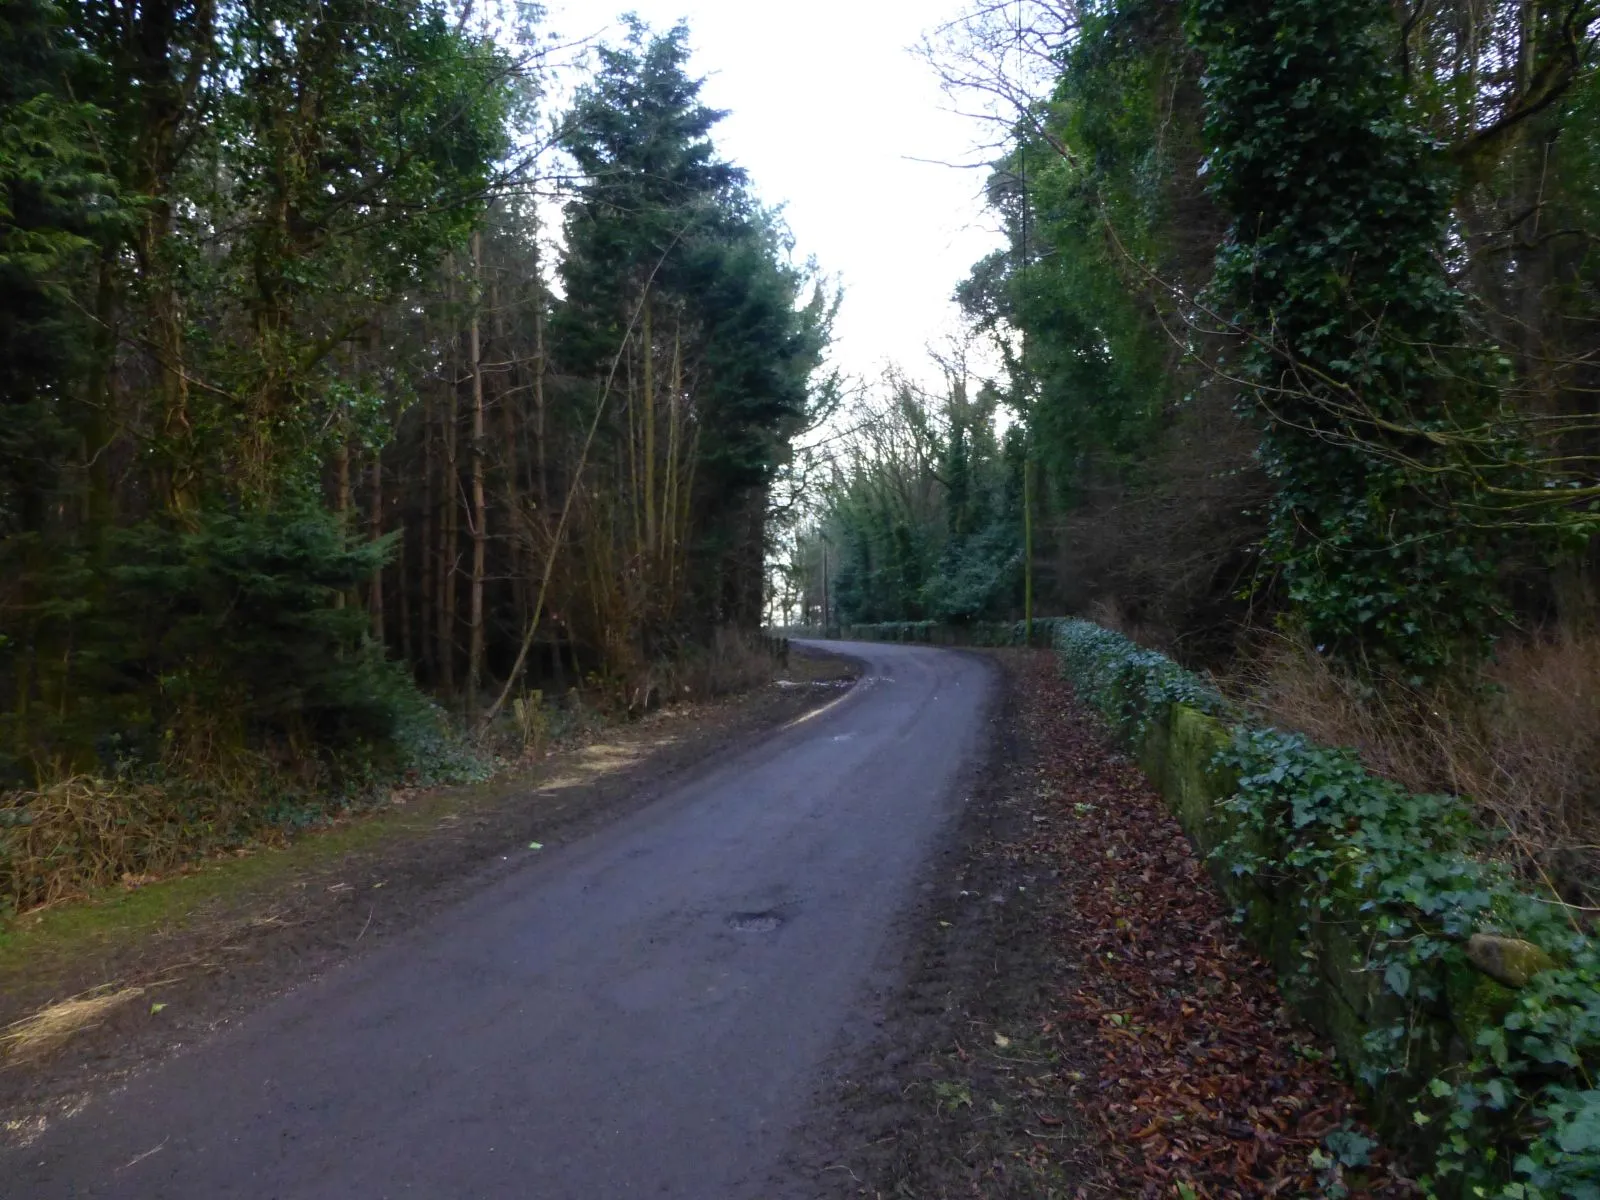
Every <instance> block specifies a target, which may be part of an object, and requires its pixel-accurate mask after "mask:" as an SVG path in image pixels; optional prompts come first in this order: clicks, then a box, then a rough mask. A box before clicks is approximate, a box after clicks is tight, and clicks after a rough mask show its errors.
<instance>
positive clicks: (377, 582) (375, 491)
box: [367, 451, 404, 646]
mask: <svg viewBox="0 0 1600 1200" xmlns="http://www.w3.org/2000/svg"><path fill="white" fill-rule="evenodd" d="M371 478H372V514H371V520H370V524H369V528H370V529H371V531H372V540H373V541H374V542H378V541H381V540H382V539H383V455H381V454H379V453H378V452H377V451H373V453H372V476H371ZM402 586H404V585H402ZM367 608H368V611H369V612H370V613H371V614H372V640H373V641H375V642H377V643H378V645H380V646H382V645H383V644H384V628H383V564H382V563H379V564H378V565H377V566H376V567H374V568H372V586H371V589H370V590H369V591H368V592H367Z"/></svg>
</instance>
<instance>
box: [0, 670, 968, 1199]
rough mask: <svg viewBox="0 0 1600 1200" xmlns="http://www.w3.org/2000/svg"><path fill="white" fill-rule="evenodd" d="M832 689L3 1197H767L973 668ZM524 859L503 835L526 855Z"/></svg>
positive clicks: (959, 726)
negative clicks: (832, 694) (832, 698)
mask: <svg viewBox="0 0 1600 1200" xmlns="http://www.w3.org/2000/svg"><path fill="white" fill-rule="evenodd" d="M829 648H830V649H841V648H843V649H848V651H849V652H850V653H852V654H854V655H857V656H859V657H860V658H862V659H863V660H865V661H866V662H867V663H868V664H869V669H868V670H867V671H866V672H865V673H864V675H863V677H862V679H861V681H860V683H858V684H857V685H856V687H855V688H853V689H852V690H851V691H850V692H848V693H846V694H845V695H844V696H843V697H842V698H841V699H840V700H839V701H837V702H836V703H834V704H833V705H831V706H829V707H827V708H824V709H822V710H819V711H817V712H815V713H813V714H812V715H810V716H809V717H807V718H803V719H802V720H801V721H799V722H797V723H795V724H792V725H791V726H788V727H786V728H784V729H783V730H781V731H779V732H777V733H775V734H772V735H770V736H768V737H767V738H765V739H763V740H761V741H760V742H759V743H757V744H753V745H751V746H749V747H748V748H747V749H746V750H744V751H743V752H742V753H739V754H737V755H734V756H732V757H731V758H729V760H728V761H726V762H721V763H716V764H712V765H711V766H710V767H709V768H708V769H706V770H704V771H702V772H700V773H698V774H697V775H696V776H694V777H692V778H691V779H690V780H689V781H688V782H687V783H685V784H684V785H683V786H682V787H679V788H677V789H675V790H674V791H672V792H671V793H669V794H668V795H666V796H665V797H663V798H662V799H661V800H660V801H658V802H656V803H654V804H652V805H650V806H648V807H646V808H644V809H642V810H640V811H638V812H636V813H635V814H633V815H632V816H630V817H628V818H626V819H624V820H622V821H620V822H619V823H617V824H615V825H612V826H610V827H608V828H606V829H603V830H601V831H600V832H598V833H595V834H592V835H590V836H589V837H587V838H585V839H583V840H580V841H576V842H573V843H571V844H570V845H566V846H561V847H554V848H551V849H548V850H544V851H539V852H534V851H529V850H527V849H525V848H522V849H521V850H520V852H521V853H523V854H526V855H527V859H526V864H525V865H524V866H523V867H521V868H520V869H519V870H516V871H514V872H512V873H511V874H510V875H508V876H504V877H502V878H499V879H497V880H495V881H494V882H493V883H491V884H488V885H487V886H486V887H485V888H484V890H483V891H481V892H478V893H477V894H476V895H474V896H473V897H472V898H471V899H469V900H467V901H465V902H464V903H462V904H461V905H460V906H459V907H457V908H454V909H452V910H449V911H447V912H445V913H443V914H441V915H439V916H437V917H434V918H432V919H430V920H428V921H426V922H425V923H424V924H422V925H421V926H419V927H417V928H416V929H414V930H412V931H410V932H409V933H408V934H406V935H403V936H400V937H397V938H395V939H393V940H391V941H389V942H387V943H386V944H385V945H384V946H382V947H381V948H379V949H377V950H375V951H373V952H372V953H370V954H369V955H367V956H366V957H363V958H360V959H357V960H356V961H354V962H352V963H351V964H349V965H348V966H346V967H344V968H342V969H340V970H337V971H334V972H332V973H331V974H329V975H327V976H325V977H323V978H321V979H319V980H316V981H314V982H312V983H309V984H307V985H305V986H303V987H301V988H299V989H297V990H295V991H294V992H292V993H290V994H289V995H288V996H286V997H284V998H283V999H281V1000H279V1001H276V1002H273V1003H271V1004H269V1005H267V1006H266V1007H264V1008H263V1009H261V1010H259V1011H257V1012H256V1013H255V1014H254V1015H253V1016H251V1017H249V1018H247V1019H245V1020H243V1021H242V1022H240V1023H239V1024H237V1025H234V1026H232V1027H230V1028H228V1029H225V1030H224V1031H222V1032H221V1033H219V1034H218V1035H216V1036H215V1037H213V1038H212V1039H211V1040H209V1041H207V1042H206V1043H204V1044H203V1045H200V1046H198V1047H196V1048H194V1049H193V1050H191V1051H189V1052H188V1053H185V1054H182V1055H180V1056H178V1057H176V1058H174V1059H172V1060H170V1061H169V1062H168V1063H166V1064H165V1065H164V1066H162V1067H159V1068H157V1069H155V1070H153V1071H151V1072H150V1073H148V1074H146V1075H144V1076H142V1077H140V1078H138V1079H136V1080H135V1081H134V1082H132V1083H131V1084H129V1085H128V1086H127V1087H126V1088H124V1089H123V1090H121V1091H120V1092H117V1093H115V1094H114V1095H112V1096H109V1097H106V1098H103V1099H101V1100H99V1101H97V1102H96V1103H95V1104H93V1105H92V1106H91V1107H90V1108H88V1109H87V1110H86V1111H84V1112H83V1113H81V1114H80V1115H78V1116H77V1117H75V1118H73V1119H71V1120H68V1121H65V1122H63V1123H61V1124H59V1125H57V1126H56V1127H54V1128H53V1129H51V1130H49V1131H48V1132H46V1133H45V1134H44V1135H43V1136H42V1137H41V1138H40V1139H39V1140H38V1141H36V1142H35V1143H34V1144H33V1145H32V1146H30V1147H28V1148H27V1149H26V1150H25V1151H20V1152H15V1153H12V1154H9V1155H6V1156H4V1157H0V1194H3V1195H5V1196H7V1197H27V1198H28V1200H49V1198H53V1197H65V1196H116V1197H140V1198H144V1197H183V1198H185V1200H187V1198H191V1197H192V1198H196V1200H198V1198H205V1200H212V1198H216V1197H230V1196H240V1197H251V1198H252V1200H257V1198H260V1200H266V1198H282V1200H302V1198H311V1197H328V1198H330V1200H333V1198H337V1200H361V1198H366V1197H428V1198H430V1200H431V1198H435V1197H437V1198H455V1197H518V1198H529V1197H549V1198H552V1200H556V1198H562V1200H564V1198H568V1197H571V1198H573V1200H610V1198H612V1197H635V1196H640V1197H643V1196H648V1197H684V1198H692V1200H735V1198H741V1197H748V1198H751V1200H755V1198H757V1197H762V1198H766V1197H770V1196H772V1195H775V1194H778V1193H780V1192H782V1191H783V1190H784V1188H785V1184H784V1181H783V1180H782V1179H781V1178H777V1177H775V1176H774V1172H775V1171H780V1170H781V1166H780V1164H781V1163H782V1161H783V1157H784V1151H785V1147H786V1145H787V1144H788V1142H789V1139H790V1137H791V1136H792V1135H793V1133H794V1131H795V1130H796V1128H797V1127H798V1126H799V1125H800V1123H801V1122H802V1121H803V1120H804V1118H805V1117H806V1115H807V1113H808V1111H809V1105H811V1104H812V1103H813V1102H814V1099H813V1098H814V1095H815V1094H816V1093H817V1088H818V1085H819V1083H820V1082H821V1075H822V1070H823V1064H824V1062H825V1061H826V1060H827V1059H828V1057H829V1055H830V1054H831V1053H833V1052H834V1051H835V1050H836V1049H837V1048H838V1047H839V1046H840V1045H841V1044H848V1043H849V1042H850V1040H851V1039H852V1038H854V1037H860V1036H861V1035H862V1034H863V1033H864V1032H865V1031H866V1030H867V1029H868V1028H870V1025H871V1022H872V1020H873V1017H874V1012H873V1005H874V1004H875V1003H877V1001H875V1000H874V999H873V997H874V996H875V995H876V993H877V992H878V990H880V989H883V988H885V987H888V986H891V985H892V984H893V982H894V976H895V964H896V963H897V961H898V954H899V953H900V948H898V947H897V946H896V945H895V944H894V941H895V937H896V936H898V935H896V934H894V932H893V928H894V918H895V915H896V914H897V913H898V912H901V911H904V910H905V908H906V907H907V906H908V905H909V904H910V902H911V900H912V896H913V893H914V892H915V889H916V881H917V879H918V877H919V875H920V874H921V872H922V870H923V868H924V865H925V864H926V862H927V861H928V859H929V857H930V855H932V854H933V853H934V851H935V847H936V846H937V845H938V842H939V834H940V832H941V830H942V829H943V828H944V826H945V823H946V821H947V819H948V818H949V816H950V815H951V814H952V813H953V812H954V810H955V808H956V807H957V805H958V804H959V802H960V798H961V794H962V791H961V785H962V782H963V775H964V771H965V770H967V769H968V768H970V767H971V765H972V764H973V762H974V760H975V757H976V755H977V754H978V751H979V749H980V743H981V739H982V736H983V734H982V724H983V722H982V715H983V712H984V709H985V706H986V704H987V702H988V699H989V695H990V692H991V689H992V674H991V671H990V668H989V667H988V665H987V664H985V663H984V662H983V661H982V660H981V659H978V658H975V657H972V656H967V655H962V654H954V653H950V652H947V651H939V650H931V649H924V648H919V647H901V646H879V645H851V646H848V647H841V646H839V645H838V644H830V646H829ZM517 852H518V851H512V853H517Z"/></svg>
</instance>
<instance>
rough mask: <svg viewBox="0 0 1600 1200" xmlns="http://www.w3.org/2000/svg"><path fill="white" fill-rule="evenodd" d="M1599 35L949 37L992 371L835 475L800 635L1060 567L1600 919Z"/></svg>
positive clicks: (1503, 15)
mask: <svg viewBox="0 0 1600 1200" xmlns="http://www.w3.org/2000/svg"><path fill="white" fill-rule="evenodd" d="M1597 28H1600V6H1597V5H1596V4H1594V3H1586V2H1582V0H1579V2H1573V0H1552V2H1548V3H1546V2H1540V0H1533V2H1525V0H1517V2H1516V3H1511V2H1509V0H1502V2H1493V0H1473V2H1471V3H1468V2H1466V0H1421V2H1420V3H1416V2H1404V3H1395V2H1390V0H1272V2H1271V3H1240V2H1238V0H1189V3H1186V4H1182V5H1178V4H1168V3H1159V2H1153V0H1105V2H1103V3H1094V4H1064V3H1025V4H1010V5H982V6H977V7H975V8H974V9H973V10H972V11H971V12H970V13H969V15H968V16H967V18H966V19H964V20H962V21H959V22H956V23H954V24H953V25H951V26H949V27H948V28H946V29H944V30H941V31H939V32H938V33H936V34H934V35H933V36H932V37H931V38H930V41H929V43H928V45H927V47H926V50H927V54H928V57H929V59H930V62H931V63H932V65H933V66H934V68H935V69H937V70H939V71H940V72H941V73H942V74H943V77H944V79H945V80H946V82H947V83H948V84H949V85H950V87H951V89H952V90H953V91H954V92H956V93H957V94H958V97H959V98H960V100H961V102H962V103H963V104H964V106H965V107H966V108H967V109H969V110H970V109H972V108H973V107H980V108H983V109H984V111H987V112H988V113H989V114H990V115H991V116H992V117H993V118H994V120H995V121H996V127H997V129H998V130H999V134H998V137H997V142H996V146H995V150H994V152H993V155H992V166H991V167H990V170H989V174H988V183H987V191H986V195H987V200H988V204H989V207H990V211H991V212H992V213H993V214H994V216H995V217H996V219H997V220H998V222H999V224H1000V226H1001V228H1002V229H1003V231H1004V234H1005V241H1006V245H1005V247H1004V248H1002V249H1000V250H998V251H996V252H995V253H993V254H991V255H990V256H989V257H987V258H985V259H984V260H983V261H981V262H979V263H977V264H975V266H974V267H973V270H972V272H971V275H970V277H969V278H968V279H967V280H966V282H965V283H963V284H962V285H961V287H960V289H959V293H958V299H959V301H960V304H961V306H962V308H963V310H964V312H965V313H966V314H967V316H968V318H969V320H970V323H971V328H972V330H973V333H974V336H975V337H977V338H979V339H980V343H979V344H980V345H981V346H982V348H983V349H985V350H987V351H988V352H989V353H991V354H993V355H995V356H997V357H998V359H999V361H1000V366H999V367H998V369H995V370H992V371H989V372H987V378H984V379H982V381H981V382H980V378H982V376H983V375H984V373H983V372H979V373H978V374H977V375H972V374H970V373H968V372H962V371H957V372H951V371H948V370H947V371H945V372H944V373H945V375H946V377H947V378H948V379H949V381H950V382H949V385H948V386H947V387H946V388H945V389H944V390H943V392H942V393H941V394H937V395H919V394H917V393H916V390H915V389H907V388H905V387H896V386H891V387H889V388H887V389H886V390H884V391H883V392H882V394H881V395H880V397H879V399H877V400H876V401H874V402H873V403H871V404H869V405H867V406H866V409H865V410H864V411H863V412H862V413H861V414H859V420H858V421H857V422H856V423H855V424H854V425H853V426H852V427H851V429H850V431H849V435H848V436H847V437H845V438H844V439H843V441H842V443H841V444H840V445H838V446H835V447H828V448H826V449H825V450H824V451H822V452H820V457H819V466H818V469H819V470H820V471H822V472H823V473H824V474H825V475H827V477H828V478H829V479H830V480H831V483H830V486H829V489H828V496H829V499H828V502H827V506H826V511H825V513H824V514H823V515H822V517H821V518H820V519H819V520H818V521H817V522H816V523H815V524H814V525H812V526H808V527H806V528H804V529H802V530H801V531H800V533H799V535H798V537H797V540H796V542H795V546H794V549H793V552H792V554H791V555H790V560H791V565H790V574H791V576H792V578H793V582H792V584H791V592H792V594H793V596H794V597H795V604H796V610H797V611H799V610H801V609H804V611H805V613H806V616H807V619H808V620H809V621H811V622H816V621H818V620H821V619H822V617H823V609H824V604H826V616H827V618H828V619H829V620H830V621H831V622H833V623H845V624H848V623H852V622H862V621H884V620H923V619H933V620H955V621H963V620H973V619H981V618H990V619H994V618H1011V617H1015V616H1020V615H1021V614H1022V612H1023V611H1024V607H1025V596H1024V590H1025V587H1026V586H1027V577H1030V576H1031V579H1032V584H1033V587H1034V590H1035V593H1036V594H1035V597H1034V605H1033V607H1034V608H1035V610H1036V611H1039V612H1049V613H1078V612H1087V613H1089V614H1091V615H1093V616H1095V617H1097V619H1100V620H1101V621H1102V622H1104V623H1108V624H1111V625H1113V626H1116V627H1119V628H1121V629H1123V630H1125V631H1127V632H1130V633H1133V634H1134V635H1135V636H1137V637H1138V638H1139V640H1140V641H1142V642H1144V643H1145V644H1150V645H1156V646H1160V647H1162V648H1165V649H1167V650H1169V651H1170V652H1173V653H1175V654H1176V655H1178V656H1179V657H1180V658H1182V659H1184V660H1185V661H1187V662H1189V663H1190V664H1192V665H1196V666H1201V667H1205V668H1209V669H1211V670H1213V671H1215V672H1217V673H1218V675H1219V676H1220V677H1221V678H1222V679H1223V681H1224V683H1225V684H1226V686H1228V687H1229V689H1230V690H1232V691H1233V692H1234V693H1235V694H1237V695H1240V696H1242V697H1244V698H1246V699H1247V700H1249V701H1250V702H1252V703H1254V704H1257V705H1260V706H1262V707H1264V708H1265V709H1267V710H1268V712H1269V714H1270V715H1271V716H1272V717H1273V718H1274V719H1277V720H1280V721H1282V722H1284V723H1287V724H1290V725H1294V726H1298V727H1300V728H1302V729H1305V730H1306V731H1307V732H1310V733H1313V734H1315V735H1317V736H1319V737H1321V738H1323V739H1324V740H1327V741H1330V742H1333V743H1335V744H1338V743H1346V744H1355V745H1357V746H1359V747H1360V748H1361V750H1362V751H1363V753H1364V754H1365V755H1366V757H1367V758H1368V760H1369V762H1370V763H1372V764H1373V765H1375V766H1377V767H1378V768H1380V769H1381V770H1383V771H1384V772H1386V773H1388V774H1391V775H1393V776H1395V777H1397V778H1399V779H1401V780H1402V782H1405V783H1408V784H1410V785H1412V786H1414V787H1416V788H1418V789H1419V790H1425V791H1426V790H1436V789H1447V790H1454V791H1459V792H1462V793H1465V794H1470V795H1473V796H1474V797H1476V798H1477V799H1479V800H1480V802H1482V803H1483V804H1484V805H1485V808H1486V812H1488V813H1489V814H1490V817H1491V820H1492V821H1493V823H1495V824H1496V825H1497V826H1499V827H1501V828H1502V830H1503V832H1505V833H1506V834H1507V835H1508V837H1507V844H1508V845H1509V846H1510V847H1511V848H1512V850H1513V851H1514V852H1515V853H1516V854H1517V856H1518V857H1519V858H1520V859H1521V861H1522V862H1523V864H1524V865H1525V866H1527V867H1528V869H1530V870H1533V871H1536V872H1540V873H1543V874H1546V875H1547V876H1549V877H1550V878H1552V879H1554V880H1555V881H1556V882H1557V883H1559V884H1560V885H1561V886H1562V888H1563V889H1564V890H1566V891H1568V892H1576V893H1580V894H1586V895H1589V896H1591V897H1592V896H1594V895H1596V893H1597V890H1600V889H1597V888H1596V886H1595V884H1596V880H1597V879H1600V871H1597V869H1596V867H1597V862H1600V859H1597V855H1596V851H1595V850H1594V846H1595V845H1596V844H1597V843H1600V768H1597V764H1600V689H1597V682H1596V681H1597V674H1600V632H1597V628H1596V621H1597V617H1600V609H1597V607H1596V593H1595V586H1596V583H1597V582H1600V575H1597V566H1596V559H1595V556H1594V533H1595V530H1596V525H1595V522H1596V514H1597V512H1600V508H1597V501H1600V478H1597V476H1596V471H1595V461H1596V454H1597V452H1600V421H1597V417H1600V409H1597V397H1600V254H1597V250H1600V243H1597V238H1600V72H1597V70H1596V67H1597V64H1600V52H1597ZM974 100H976V101H978V102H979V103H978V104H977V105H975V104H974ZM985 338H986V339H987V341H986V342H984V341H983V339H985ZM947 357H949V356H946V355H941V356H940V360H941V361H944V360H945V359H946V358H947ZM997 414H998V415H999V417H1000V419H999V420H998V421H997V420H996V415H997ZM1024 497H1026V508H1025V510H1024V509H1023V508H1022V506H1023V503H1024V499H1023V498H1024ZM1024 516H1026V517H1027V518H1029V519H1030V520H1029V521H1026V522H1025V520H1024ZM1028 524H1031V529H1030V528H1025V525H1028ZM1028 567H1031V571H1030V570H1027V569H1026V568H1028ZM824 597H826V600H824Z"/></svg>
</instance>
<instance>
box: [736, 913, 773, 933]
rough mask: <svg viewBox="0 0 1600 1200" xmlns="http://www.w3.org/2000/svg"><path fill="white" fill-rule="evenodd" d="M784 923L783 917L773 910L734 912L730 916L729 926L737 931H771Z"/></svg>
mask: <svg viewBox="0 0 1600 1200" xmlns="http://www.w3.org/2000/svg"><path fill="white" fill-rule="evenodd" d="M782 924H783V918H782V917H780V916H779V915H778V914H777V913H771V912H753V913H734V914H733V916H731V917H729V918H728V928H729V929H732V930H733V931H734V932H736V933H771V932H772V931H773V930H774V929H776V928H777V927H778V926H779V925H782Z"/></svg>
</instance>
